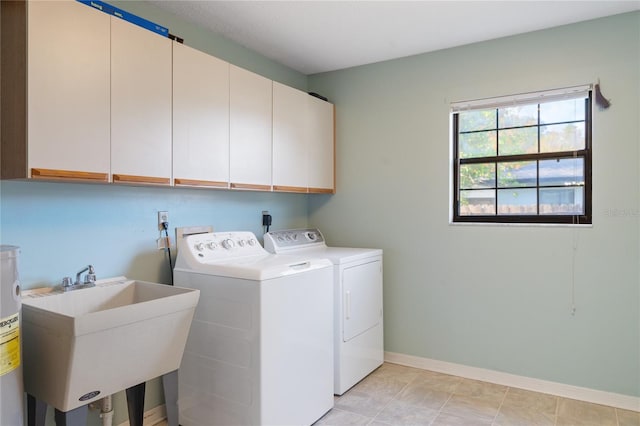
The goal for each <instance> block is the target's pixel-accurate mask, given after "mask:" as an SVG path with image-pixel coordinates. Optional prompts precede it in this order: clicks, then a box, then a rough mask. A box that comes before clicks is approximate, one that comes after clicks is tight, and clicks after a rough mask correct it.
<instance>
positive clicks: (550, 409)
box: [502, 388, 558, 416]
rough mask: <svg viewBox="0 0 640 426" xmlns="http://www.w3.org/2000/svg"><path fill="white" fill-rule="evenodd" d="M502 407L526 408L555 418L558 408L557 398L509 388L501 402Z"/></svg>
mask: <svg viewBox="0 0 640 426" xmlns="http://www.w3.org/2000/svg"><path fill="white" fill-rule="evenodd" d="M502 407H503V408H504V407H508V408H514V409H519V408H527V409H532V410H534V411H537V412H540V413H545V414H549V415H552V416H555V414H556V409H557V407H558V397H557V396H554V395H548V394H545V393H539V392H532V391H528V390H524V389H517V388H509V390H508V391H507V394H506V395H505V397H504V401H503V402H502Z"/></svg>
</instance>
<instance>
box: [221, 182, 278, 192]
mask: <svg viewBox="0 0 640 426" xmlns="http://www.w3.org/2000/svg"><path fill="white" fill-rule="evenodd" d="M230 188H231V189H246V190H251V191H271V186H269V185H256V184H252V183H233V182H232V183H231V186H230Z"/></svg>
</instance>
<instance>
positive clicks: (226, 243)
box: [222, 238, 236, 250]
mask: <svg viewBox="0 0 640 426" xmlns="http://www.w3.org/2000/svg"><path fill="white" fill-rule="evenodd" d="M235 246H236V243H234V242H233V240H232V239H231V238H227V239H226V240H224V241H223V242H222V247H224V248H226V249H227V250H229V249H232V248H234V247H235Z"/></svg>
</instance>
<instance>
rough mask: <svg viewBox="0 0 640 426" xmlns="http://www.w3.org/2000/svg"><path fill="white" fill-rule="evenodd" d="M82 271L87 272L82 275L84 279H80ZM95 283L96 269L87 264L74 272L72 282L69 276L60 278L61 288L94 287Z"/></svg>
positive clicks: (68, 289) (67, 289) (66, 289)
mask: <svg viewBox="0 0 640 426" xmlns="http://www.w3.org/2000/svg"><path fill="white" fill-rule="evenodd" d="M83 272H87V274H86V275H85V276H84V280H83V281H80V276H81V275H82V273H83ZM95 285H96V271H95V269H93V265H87V266H86V267H85V268H83V269H81V270H80V271H79V272H78V273H77V274H76V281H75V282H72V281H71V277H64V278H63V279H62V290H63V291H71V290H77V289H80V288H89V287H95Z"/></svg>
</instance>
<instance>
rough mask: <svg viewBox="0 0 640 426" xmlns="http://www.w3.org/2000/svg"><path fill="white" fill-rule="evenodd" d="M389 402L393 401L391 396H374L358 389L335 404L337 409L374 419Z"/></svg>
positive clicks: (352, 390)
mask: <svg viewBox="0 0 640 426" xmlns="http://www.w3.org/2000/svg"><path fill="white" fill-rule="evenodd" d="M389 401H391V396H388V395H386V396H385V395H372V394H369V393H366V392H360V391H358V390H357V389H351V390H350V391H349V392H347V393H345V394H344V395H342V396H341V397H340V399H339V400H338V401H337V402H336V403H335V407H336V408H338V409H340V410H343V411H349V412H351V413H357V414H360V415H362V416H367V417H371V418H373V417H375V416H376V414H378V413H379V412H380V411H382V409H383V408H384V407H385V406H386V405H387V404H388V403H389Z"/></svg>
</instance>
